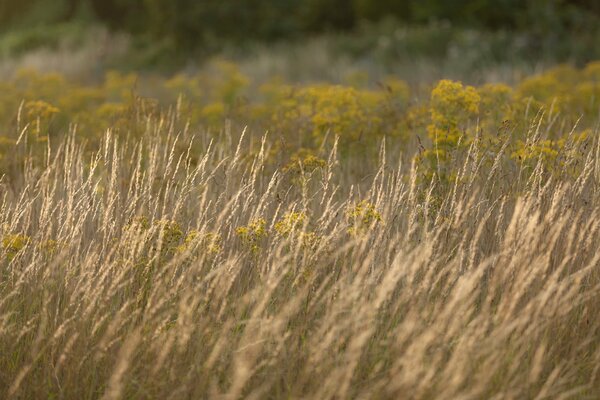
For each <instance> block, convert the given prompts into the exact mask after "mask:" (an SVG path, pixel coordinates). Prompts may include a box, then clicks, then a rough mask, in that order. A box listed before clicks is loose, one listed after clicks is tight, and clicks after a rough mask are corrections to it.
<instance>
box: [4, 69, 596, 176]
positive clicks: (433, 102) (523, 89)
mask: <svg viewBox="0 0 600 400" xmlns="http://www.w3.org/2000/svg"><path fill="white" fill-rule="evenodd" d="M347 82H348V84H347V85H342V84H337V85H333V84H325V83H319V84H306V85H301V84H290V83H287V82H285V81H284V80H283V79H281V78H277V77H273V78H272V79H270V80H269V81H267V82H264V83H262V84H261V83H259V82H252V81H251V80H250V79H249V78H248V77H247V76H246V75H244V73H243V72H242V71H241V70H240V68H239V67H238V66H237V65H235V64H234V63H231V62H228V61H224V60H216V61H213V62H210V63H209V64H208V65H207V66H206V67H205V68H203V69H202V70H200V71H199V72H197V73H195V74H190V75H186V74H178V75H175V76H174V77H172V78H170V79H162V78H160V77H156V76H138V75H136V74H134V73H120V72H116V71H109V72H107V73H106V75H105V77H104V79H103V80H102V81H101V82H100V83H98V84H94V85H85V84H78V83H77V82H75V81H72V80H67V79H65V78H64V77H63V76H61V75H58V74H53V73H52V74H42V73H37V72H35V71H32V70H22V71H19V72H17V73H16V74H15V75H14V76H13V77H12V78H11V79H8V80H5V81H0V91H1V92H2V94H3V95H2V96H0V173H2V172H6V171H7V170H9V163H13V165H15V164H18V163H21V162H22V161H23V160H22V159H18V157H23V155H24V154H28V155H31V156H32V157H43V154H44V152H45V151H46V148H47V144H46V143H43V142H46V141H47V140H48V139H52V138H58V139H59V140H60V138H61V137H62V136H64V135H65V134H66V133H67V132H69V131H71V130H73V129H75V132H76V135H75V136H76V138H79V139H81V140H82V141H85V142H87V143H88V144H89V146H88V148H89V149H90V150H92V151H93V150H94V149H97V148H98V146H99V145H100V143H101V140H102V137H103V136H104V134H105V132H106V130H107V129H110V130H111V132H113V133H114V134H117V135H126V136H127V138H128V139H132V138H137V137H140V136H141V135H143V134H144V133H145V132H147V130H148V127H149V126H151V124H149V122H152V121H154V122H156V124H164V122H165V121H170V122H169V123H170V124H173V128H174V129H175V130H176V131H184V130H187V129H190V128H191V129H194V130H196V131H197V130H198V129H200V130H208V131H209V132H212V133H213V134H215V135H218V134H219V133H220V132H221V131H222V130H223V129H224V127H225V126H227V125H228V124H229V125H233V126H235V127H238V128H240V129H241V128H243V127H246V126H248V127H249V128H250V131H251V132H256V133H257V134H261V135H262V134H263V133H264V132H266V131H268V132H270V135H269V140H270V141H271V142H270V146H269V147H268V149H269V152H268V154H267V156H268V160H267V161H268V162H272V165H275V164H276V165H278V166H282V167H284V169H285V170H286V171H295V172H298V173H300V172H312V171H314V170H316V169H319V168H322V167H324V166H325V162H324V160H323V159H322V158H321V157H320V156H322V155H323V153H322V151H321V149H323V148H324V145H330V144H331V143H333V140H334V137H336V136H337V137H338V140H339V142H338V146H339V150H340V151H339V154H340V155H341V156H342V157H344V156H346V155H349V154H362V155H368V154H373V152H374V151H376V150H377V148H378V144H379V142H380V139H381V138H383V137H386V138H388V139H393V140H394V141H395V142H396V143H398V144H399V145H400V146H406V145H410V144H413V143H415V142H416V141H417V138H418V140H419V141H420V143H419V145H420V146H419V147H420V149H421V151H420V154H419V155H418V158H417V161H418V165H419V167H420V168H421V171H422V172H423V173H424V176H425V177H426V178H427V179H426V181H429V180H430V179H431V178H433V177H434V176H437V178H438V179H439V180H440V181H442V182H451V181H452V180H453V179H454V178H453V177H454V176H456V174H455V172H456V166H455V165H454V164H453V160H454V159H456V158H457V157H456V156H457V155H459V154H460V153H461V152H464V151H465V149H466V148H467V147H468V146H469V145H470V144H471V143H472V142H473V140H475V139H476V138H478V137H480V138H482V139H485V140H482V141H481V143H483V144H485V146H486V148H485V149H484V150H485V151H489V152H490V153H497V152H498V151H499V149H500V148H501V147H502V144H503V143H505V142H506V141H509V142H510V146H509V151H508V153H507V154H508V155H509V156H512V157H513V158H514V159H515V160H518V161H522V160H526V159H531V158H532V157H534V156H533V155H532V154H535V153H536V152H537V150H535V149H536V148H535V147H532V146H529V147H527V148H525V147H524V145H523V144H522V143H526V142H527V138H526V137H527V135H529V134H530V131H531V126H532V125H533V124H535V123H538V122H539V123H540V129H541V130H543V131H544V132H545V133H544V135H545V137H543V138H541V139H542V140H546V141H550V142H544V143H546V144H544V145H543V146H542V144H541V142H540V143H538V144H537V146H542V147H541V149H542V150H541V152H542V153H544V154H546V156H545V157H544V160H548V161H549V162H550V161H551V158H552V157H554V156H555V155H556V152H557V151H559V149H560V143H559V142H558V141H559V140H561V138H562V137H563V136H565V135H566V133H568V132H567V131H569V130H570V129H571V128H572V127H573V126H574V125H575V123H576V122H578V125H577V127H576V130H577V132H575V133H576V134H579V133H581V132H582V131H584V130H585V129H588V128H590V127H593V126H594V123H595V121H596V119H597V116H598V114H599V110H600V62H592V63H590V64H588V65H586V66H585V67H584V68H582V69H577V68H574V67H571V66H558V67H556V68H553V69H550V70H548V71H546V72H544V73H541V74H538V75H535V76H531V77H528V78H526V79H524V80H523V81H522V82H521V83H519V84H517V85H515V86H514V87H511V86H508V85H504V84H485V85H482V86H480V87H474V86H468V85H464V84H463V83H461V82H455V81H451V80H442V81H440V82H438V83H437V84H435V85H433V86H432V88H431V91H430V92H428V93H422V91H423V89H419V90H420V91H421V92H419V91H417V92H416V93H415V94H414V98H413V97H411V96H412V95H413V94H411V90H410V89H409V86H408V85H407V84H406V83H405V82H403V81H401V80H399V79H397V78H395V77H389V78H386V79H383V80H381V81H380V82H378V83H377V84H372V85H369V76H368V74H366V73H357V74H354V75H353V76H349V77H348V79H347ZM419 98H422V99H424V100H421V101H418V100H417V99H419ZM557 121H558V122H559V123H557ZM561 127H564V128H561ZM19 138H21V140H18V139H19ZM22 138H25V139H26V140H22ZM421 138H423V139H421ZM39 142H42V143H39ZM17 143H23V145H25V146H28V148H27V151H21V152H15V151H13V148H14V146H16V145H17ZM532 149H533V150H532ZM543 149H545V150H543ZM529 152H533V153H532V154H529ZM458 158H460V157H458Z"/></svg>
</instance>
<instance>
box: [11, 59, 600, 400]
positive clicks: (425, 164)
mask: <svg viewBox="0 0 600 400" xmlns="http://www.w3.org/2000/svg"><path fill="white" fill-rule="evenodd" d="M0 92H1V93H0V176H1V178H0V196H1V197H0V236H1V243H0V244H1V247H0V398H18V399H38V398H39V399H41V398H49V399H96V398H102V399H120V398H123V399H151V398H152V399H197V398H224V399H238V398H254V399H263V398H268V399H279V398H315V399H346V398H381V399H399V398H407V399H594V398H598V396H599V393H600V320H599V319H598V315H599V313H600V252H599V251H598V248H599V246H600V188H599V184H600V137H599V133H600V132H599V121H600V119H599V116H600V64H599V63H589V64H587V65H586V66H583V67H582V68H574V67H570V66H559V67H556V68H554V69H551V70H548V71H546V72H544V73H541V74H538V75H532V76H530V77H527V78H525V79H523V80H521V81H520V82H518V83H516V84H515V85H513V86H508V85H503V84H487V85H482V86H477V87H475V86H469V85H467V84H463V83H461V82H458V81H451V80H442V81H439V82H435V83H433V84H431V85H414V84H408V83H406V82H403V81H401V80H399V79H396V78H387V79H385V80H381V81H379V82H377V84H375V85H373V84H370V83H369V77H368V76H367V75H366V74H358V73H357V74H352V75H350V76H347V77H346V78H345V81H344V82H341V83H340V84H336V85H333V84H325V83H319V84H309V83H306V84H299V83H288V82H285V81H284V80H283V79H272V80H269V81H266V82H256V81H253V80H252V79H250V78H249V77H247V76H245V75H244V73H243V72H241V71H240V70H239V68H237V66H236V64H233V63H230V62H226V61H222V60H221V61H218V62H215V63H213V64H210V65H209V66H208V67H207V69H206V70H205V71H203V72H198V73H197V74H194V75H177V76H174V77H172V78H170V79H162V78H158V77H153V76H136V75H133V74H129V75H128V74H121V73H117V72H111V73H108V74H107V75H106V76H105V78H104V79H102V80H101V81H99V82H95V83H86V84H83V83H81V82H77V81H75V80H71V79H67V78H65V77H63V76H61V75H57V74H41V73H37V72H33V71H20V72H18V73H15V74H14V75H13V76H11V77H9V78H6V79H5V80H4V81H2V82H1V83H0Z"/></svg>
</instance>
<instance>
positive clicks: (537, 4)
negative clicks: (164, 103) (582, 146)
mask: <svg viewBox="0 0 600 400" xmlns="http://www.w3.org/2000/svg"><path fill="white" fill-rule="evenodd" d="M86 18H87V19H91V20H97V21H100V22H102V23H104V24H106V25H108V26H109V27H110V28H112V29H115V30H122V31H127V32H131V33H133V34H141V35H146V36H148V37H150V38H152V37H156V38H162V39H164V38H168V39H170V40H171V41H172V43H174V44H176V45H177V46H178V47H181V48H193V47H197V46H199V45H206V44H207V43H218V42H221V41H224V40H225V41H242V40H246V39H258V40H277V39H280V38H294V37H295V36H300V35H305V34H310V33H316V32H320V31H343V30H351V29H353V28H355V27H356V26H358V25H359V24H361V23H362V22H364V21H378V20H381V19H384V18H394V19H396V20H398V21H401V22H405V23H409V24H421V23H427V22H430V21H440V20H442V21H449V22H450V23H452V24H453V25H455V26H467V27H473V28H481V29H493V30H495V29H508V30H518V31H527V32H532V33H538V34H564V33H568V32H572V31H578V30H579V31H585V30H588V29H595V30H597V29H598V28H597V27H598V25H599V21H600V1H598V0H452V1H447V0H52V1H48V0H0V24H1V25H2V26H3V27H4V28H5V29H7V28H8V29H9V28H10V27H14V26H19V25H21V26H22V25H31V24H37V25H39V24H50V23H56V22H62V21H71V20H76V19H82V20H85V19H86ZM0 29H1V28H0Z"/></svg>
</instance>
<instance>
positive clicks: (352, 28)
mask: <svg viewBox="0 0 600 400" xmlns="http://www.w3.org/2000/svg"><path fill="white" fill-rule="evenodd" d="M0 26H1V28H0V58H1V60H2V61H1V63H0V72H3V73H4V74H6V73H10V72H13V71H14V70H15V69H16V68H19V67H23V66H25V67H34V68H37V69H45V70H57V71H58V72H62V73H66V74H70V75H78V76H84V77H92V78H93V77H94V76H96V77H98V76H101V75H102V73H103V71H104V70H105V69H106V68H116V69H121V70H123V69H135V70H136V71H140V70H151V71H160V72H167V73H170V72H173V71H178V70H182V69H193V68H197V67H198V66H200V65H202V64H203V63H205V62H206V60H208V59H210V58H213V57H216V56H218V57H225V58H228V59H235V61H236V62H237V63H239V64H241V66H242V69H243V70H244V71H245V72H246V73H249V74H250V75H253V76H256V75H258V76H261V75H264V76H273V75H274V74H277V75H283V76H285V77H286V78H287V79H291V80H307V79H308V80H314V79H318V80H327V81H336V80H339V79H340V77H341V76H344V75H347V74H348V73H349V70H352V69H359V68H360V69H362V70H368V71H369V73H370V75H371V76H373V77H374V79H377V78H378V77H379V76H380V75H387V74H389V73H395V74H400V75H402V78H403V79H407V80H409V81H423V80H431V81H432V80H435V79H439V78H440V77H451V78H456V79H461V80H466V81H470V82H471V83H482V82H485V81H515V80H519V78H520V77H522V75H524V74H529V73H531V72H536V70H539V69H543V68H546V67H547V66H549V65H553V64H556V63H564V62H569V63H572V64H576V65H583V64H585V63H586V62H588V61H590V60H594V59H598V58H600V54H599V53H600V46H599V45H598V43H600V41H599V40H598V39H599V38H600V2H598V1H596V0H455V1H443V0H418V1H417V0H404V1H396V0H254V1H240V0H221V1H195V0H172V1H171V0H169V1H166V0H53V1H48V0H20V1H16V0H2V2H1V3H0Z"/></svg>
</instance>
